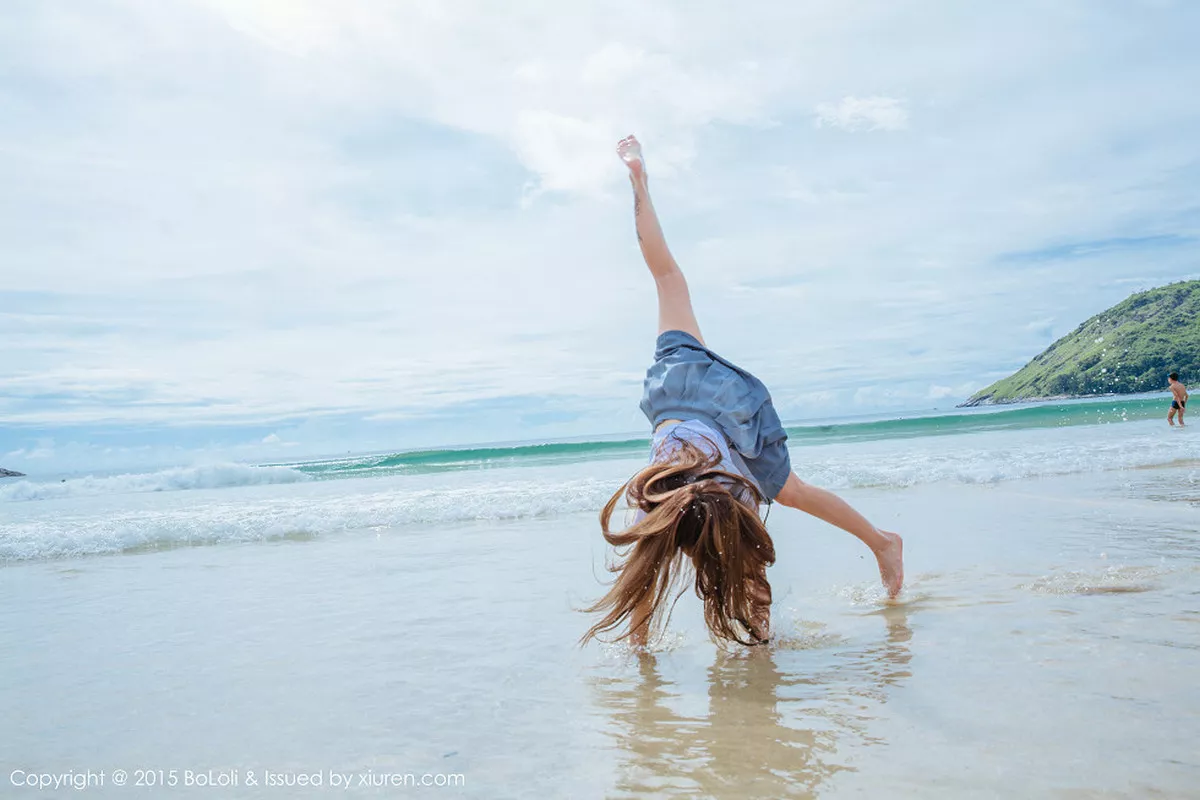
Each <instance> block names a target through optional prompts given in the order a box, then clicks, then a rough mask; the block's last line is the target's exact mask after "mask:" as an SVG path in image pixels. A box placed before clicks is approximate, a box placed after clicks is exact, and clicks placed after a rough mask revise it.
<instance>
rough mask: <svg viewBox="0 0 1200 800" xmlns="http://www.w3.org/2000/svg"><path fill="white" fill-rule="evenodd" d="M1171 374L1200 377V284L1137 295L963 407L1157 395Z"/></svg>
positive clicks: (1053, 345)
mask: <svg viewBox="0 0 1200 800" xmlns="http://www.w3.org/2000/svg"><path fill="white" fill-rule="evenodd" d="M1169 372H1178V373H1179V377H1180V379H1181V380H1182V381H1183V382H1184V383H1187V382H1188V381H1189V379H1190V380H1193V381H1194V380H1198V379H1200V281H1187V282H1184V283H1173V284H1171V285H1169V286H1162V287H1160V288H1158V289H1151V290H1150V291H1148V292H1140V293H1138V294H1135V295H1133V296H1132V297H1130V298H1128V299H1127V300H1124V301H1123V302H1120V303H1118V304H1117V305H1115V306H1113V307H1112V308H1110V309H1109V310H1108V311H1105V312H1103V313H1102V314H1097V315H1096V316H1094V317H1092V318H1091V319H1089V320H1088V321H1087V322H1085V323H1083V324H1082V325H1080V326H1079V327H1078V328H1076V329H1075V330H1074V331H1073V332H1072V333H1069V334H1067V335H1066V336H1064V337H1063V338H1061V339H1059V340H1058V341H1057V342H1055V343H1054V344H1052V345H1050V346H1049V347H1048V348H1046V350H1045V351H1044V352H1043V353H1042V354H1041V355H1039V356H1037V357H1036V358H1034V359H1033V360H1032V361H1030V362H1029V363H1028V364H1026V365H1025V366H1024V367H1023V368H1022V369H1021V370H1020V371H1018V372H1016V373H1014V374H1012V375H1010V376H1008V377H1007V378H1005V379H1004V380H1002V381H997V382H996V383H993V384H992V385H991V386H989V387H987V388H986V389H984V390H983V391H981V392H978V393H976V394H975V396H974V397H972V398H971V399H970V400H968V401H967V402H965V403H963V404H962V406H978V405H988V404H991V403H1016V402H1020V401H1023V400H1044V399H1049V398H1060V397H1086V396H1091V395H1101V394H1131V393H1133V392H1152V391H1154V390H1156V389H1165V388H1166V386H1167V373H1169Z"/></svg>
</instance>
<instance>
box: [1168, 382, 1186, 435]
mask: <svg viewBox="0 0 1200 800" xmlns="http://www.w3.org/2000/svg"><path fill="white" fill-rule="evenodd" d="M1167 384H1168V385H1170V387H1171V398H1172V399H1171V410H1170V411H1168V412H1167V422H1169V423H1171V426H1172V427H1174V425H1175V415H1176V414H1179V427H1181V428H1182V427H1183V413H1184V412H1185V411H1186V410H1187V401H1188V390H1187V387H1186V386H1184V385H1183V384H1182V383H1180V382H1179V373H1178V372H1172V373H1171V374H1170V375H1168V376H1167Z"/></svg>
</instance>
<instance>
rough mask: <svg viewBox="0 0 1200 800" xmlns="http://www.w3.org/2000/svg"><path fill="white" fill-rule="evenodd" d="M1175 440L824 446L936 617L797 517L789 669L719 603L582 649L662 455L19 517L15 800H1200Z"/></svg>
mask: <svg viewBox="0 0 1200 800" xmlns="http://www.w3.org/2000/svg"><path fill="white" fill-rule="evenodd" d="M1164 415H1165V405H1164V404H1163V402H1162V400H1161V398H1132V399H1130V398H1123V399H1110V400H1103V401H1092V402H1084V403H1062V404H1047V405H1042V406H1035V407H1026V408H1015V409H1004V410H993V409H988V410H972V411H970V412H962V413H954V414H926V415H919V416H913V417H909V418H906V419H882V420H857V421H855V420H845V421H831V422H830V423H828V424H805V425H798V426H792V427H790V428H789V433H790V444H791V451H792V459H793V465H794V467H795V469H796V471H797V472H798V473H799V474H800V475H801V477H803V478H804V479H806V480H809V481H811V482H813V483H817V484H819V485H823V486H826V487H828V488H832V489H834V490H837V491H839V493H841V494H843V495H844V496H845V497H847V498H848V499H849V500H850V501H851V502H853V503H854V504H855V505H856V506H858V507H860V508H861V509H862V510H863V511H864V512H865V513H867V515H868V516H869V517H871V518H872V519H873V520H875V521H876V522H877V524H879V525H881V526H884V527H888V528H890V529H893V530H897V531H899V532H900V533H902V534H903V535H904V536H905V541H906V555H907V559H906V561H907V571H908V582H907V588H906V590H905V593H904V595H903V596H902V598H901V600H900V601H899V602H897V603H888V602H886V601H885V600H884V598H883V596H882V592H881V590H880V589H879V587H878V586H877V575H876V573H875V569H874V565H873V563H872V559H871V557H870V554H869V553H866V552H865V550H864V549H863V548H862V547H861V545H860V544H859V543H858V542H857V541H856V540H854V539H853V538H852V537H850V536H848V535H846V534H843V533H841V532H840V531H837V530H836V529H832V528H830V527H828V526H825V525H824V524H822V523H820V522H818V521H815V520H812V519H809V518H807V517H805V516H804V515H801V514H798V513H796V512H793V511H790V510H788V509H782V508H781V509H776V510H773V511H772V513H771V516H770V519H769V527H770V529H771V532H772V536H773V538H774V539H775V542H776V547H777V552H778V561H777V564H776V566H775V567H773V568H772V570H771V572H770V579H771V581H772V586H773V588H774V595H775V598H776V601H775V606H774V614H775V620H776V629H777V634H778V638H777V641H776V642H775V643H774V644H773V645H772V646H771V647H770V648H767V649H762V650H756V651H754V652H747V651H741V650H734V651H730V652H726V651H722V650H720V649H718V648H716V647H715V646H714V645H713V644H712V643H711V642H710V641H709V640H708V638H707V636H706V635H705V632H704V629H703V623H702V618H701V613H700V609H699V607H698V602H697V601H695V600H694V598H691V597H688V596H685V597H684V598H683V599H682V600H681V601H680V603H679V604H678V606H677V609H676V612H675V614H674V617H673V619H672V624H671V627H670V630H669V632H668V634H667V635H666V637H665V638H664V639H662V640H660V641H658V642H656V643H655V644H654V646H653V647H652V648H651V652H649V653H643V654H637V653H633V652H631V651H630V650H629V649H628V648H627V647H624V646H621V645H605V644H598V645H591V646H589V647H587V648H579V647H577V640H578V638H579V636H580V635H581V634H582V633H583V631H584V630H585V629H586V627H587V618H586V617H585V616H584V615H583V614H581V613H580V612H579V611H578V610H577V609H578V608H579V607H581V606H582V605H584V604H586V603H587V602H589V601H591V600H593V599H595V597H596V596H597V595H598V594H599V593H600V592H601V590H602V581H603V580H605V569H604V568H605V563H606V558H607V557H608V556H609V553H608V552H607V550H606V548H605V547H604V544H603V541H602V540H601V539H600V537H599V533H598V526H597V523H596V513H597V512H598V510H599V508H600V507H601V506H602V505H603V503H604V502H605V501H606V500H607V499H608V497H609V496H610V495H611V494H612V492H613V491H615V490H616V488H617V487H618V486H619V485H620V484H621V482H622V481H624V480H625V479H626V478H627V477H629V475H630V474H632V472H634V471H635V470H636V469H637V468H638V467H639V466H640V465H641V464H643V463H644V459H645V456H646V453H647V447H648V443H647V440H646V439H639V438H630V439H628V440H620V441H614V440H605V441H595V442H586V441H581V442H571V443H558V444H528V445H512V446H504V447H479V448H471V449H463V448H460V449H453V450H443V451H426V452H419V453H391V454H375V455H365V456H356V457H345V458H338V459H325V460H316V461H308V462H300V463H290V464H269V465H237V464H215V465H200V466H186V467H179V468H176V469H170V470H154V471H146V472H144V473H140V474H138V473H134V474H123V475H94V476H74V477H69V478H66V479H65V480H64V479H62V478H57V477H56V478H52V479H46V480H40V481H39V480H36V479H17V480H7V481H4V482H0V642H3V643H4V644H5V646H4V647H3V649H2V650H0V675H3V676H4V678H5V680H4V681H2V682H0V720H3V722H2V723H0V725H2V726H3V728H4V735H3V736H0V768H2V769H0V796H14V797H16V796H29V797H33V796H46V797H57V796H72V795H75V794H86V795H87V796H94V797H126V796H142V797H159V796H196V797H202V796H208V797H227V796H228V797H293V796H305V797H308V796H311V797H325V796H334V795H338V796H395V795H398V794H404V795H413V796H429V797H436V796H463V797H486V798H502V797H580V798H591V797H717V798H734V797H817V796H821V797H849V796H863V795H867V794H870V795H873V796H882V797H947V798H949V797H954V798H960V797H1062V798H1081V797H1106V798H1107V797H1195V796H1200V793H1198V792H1197V790H1196V787H1197V786H1200V756H1198V755H1197V753H1198V752H1200V750H1198V749H1197V747H1196V745H1195V742H1197V741H1200V689H1198V688H1197V681H1196V675H1197V674H1200V671H1198V668H1200V590H1198V589H1197V586H1198V585H1200V584H1198V581H1200V436H1197V435H1195V434H1194V432H1193V431H1192V430H1191V429H1185V430H1172V429H1169V428H1168V427H1167V426H1166V423H1165V420H1164V419H1163V417H1164ZM121 770H123V771H124V772H125V773H126V783H125V784H123V785H117V784H115V783H114V778H115V774H116V772H118V771H121ZM172 770H174V771H175V772H174V773H173V777H172V772H171V771H172ZM14 771H15V772H14ZM99 773H103V776H102V777H103V780H102V782H100V783H97V782H96V781H97V779H98V778H99ZM30 775H33V776H47V777H46V778H45V780H51V781H53V780H56V779H57V780H59V788H58V789H55V788H54V786H53V785H50V786H49V787H48V788H45V789H39V788H36V787H31V786H29V785H28V781H29V780H31V779H30V778H29V777H28V776H30ZM80 775H84V776H85V778H84V779H83V780H86V781H90V784H89V785H88V786H87V787H85V788H84V789H74V788H62V787H64V786H68V785H70V782H71V781H77V780H81V779H80V778H79V777H78V776H80ZM89 775H90V776H91V777H86V776H89ZM14 776H16V777H14ZM189 776H190V778H189ZM335 776H336V777H335ZM342 776H347V777H346V780H348V781H349V783H350V787H349V788H345V787H344V786H343V785H342V781H343V777H342ZM138 778H140V780H141V783H142V785H141V786H138V785H134V784H135V782H136V780H137V779H138ZM251 779H253V780H254V783H253V784H251V783H250V781H251ZM268 779H270V780H272V781H275V782H277V783H283V784H288V785H268V782H267V781H268ZM302 779H307V780H308V781H309V782H310V783H312V782H315V781H316V780H317V779H319V781H320V783H319V784H318V785H310V786H297V785H294V784H296V783H297V782H300V781H301V780H302ZM36 780H43V779H42V778H40V777H39V778H37V779H36ZM36 780H35V782H36ZM188 780H190V781H191V782H190V784H189V783H188ZM335 780H336V781H337V782H338V783H337V784H336V785H335V784H334V781H335ZM21 781H25V783H21ZM389 781H391V782H392V784H389ZM43 782H44V781H43ZM205 782H207V783H208V784H215V785H202V784H204V783H205ZM396 782H399V783H400V784H402V785H400V786H396V785H393V784H395V783H396ZM406 782H407V785H403V784H405V783H406ZM422 782H424V783H425V784H427V785H421V784H422ZM383 784H386V785H383ZM440 784H446V785H440Z"/></svg>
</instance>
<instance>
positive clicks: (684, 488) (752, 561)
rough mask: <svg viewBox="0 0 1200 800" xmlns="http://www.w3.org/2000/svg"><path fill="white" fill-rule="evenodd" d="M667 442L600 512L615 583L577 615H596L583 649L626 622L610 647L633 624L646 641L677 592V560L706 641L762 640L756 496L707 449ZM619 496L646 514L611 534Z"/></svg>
mask: <svg viewBox="0 0 1200 800" xmlns="http://www.w3.org/2000/svg"><path fill="white" fill-rule="evenodd" d="M677 443H678V446H676V447H672V450H671V453H670V455H669V456H668V457H667V459H666V460H663V461H657V460H656V461H655V462H654V463H651V464H650V465H649V466H647V467H646V468H645V469H643V470H641V471H640V472H638V473H637V474H636V475H634V476H633V477H632V478H631V479H630V480H629V481H628V482H626V484H625V485H624V486H622V487H621V488H620V489H618V490H617V491H616V493H615V494H613V496H612V498H611V499H610V500H609V501H608V504H607V505H605V506H604V510H603V511H601V512H600V528H601V530H602V531H603V532H604V538H605V540H607V541H608V543H609V544H611V545H613V546H614V547H616V548H618V557H619V560H618V561H617V562H616V563H613V564H610V566H609V570H610V571H611V572H613V573H615V574H616V579H615V581H614V582H613V585H612V587H611V588H610V589H609V590H608V593H607V594H605V595H604V597H602V598H600V600H598V601H597V602H596V603H595V604H593V605H591V606H589V607H588V608H586V609H584V610H585V611H587V612H589V613H595V612H601V613H603V614H604V617H603V618H602V619H601V620H600V621H599V622H597V623H596V624H595V625H593V626H592V627H591V629H590V630H588V632H587V633H586V634H584V636H583V639H582V643H583V644H586V643H587V642H588V641H590V640H591V639H593V638H595V637H596V636H598V635H599V634H601V633H608V632H611V631H613V630H616V629H617V628H620V627H622V626H623V625H624V624H625V623H626V622H628V623H629V628H628V630H626V631H625V632H624V633H622V634H621V635H620V636H617V637H616V640H617V641H619V640H621V639H625V638H627V637H629V636H631V635H633V634H634V632H635V631H637V630H638V629H640V628H642V627H643V626H645V628H646V634H647V637H649V636H651V635H654V634H657V633H658V632H659V631H660V630H661V629H662V627H664V626H665V625H666V622H667V620H668V619H669V618H670V616H671V610H672V608H673V607H674V605H675V602H676V601H677V600H678V599H679V598H680V597H681V596H682V595H683V592H684V591H686V589H687V586H686V584H685V583H684V582H683V579H682V573H683V572H684V570H685V567H684V557H685V556H686V557H687V558H688V559H690V560H691V563H692V566H693V568H694V569H695V574H696V580H695V589H696V595H697V596H698V597H699V598H700V599H701V600H702V601H703V602H704V621H705V623H707V625H708V630H709V632H710V633H711V634H712V635H713V637H714V638H716V639H717V640H718V641H719V642H736V643H738V644H743V645H756V644H765V643H766V641H767V638H768V636H769V635H770V631H769V620H770V606H771V585H770V584H769V583H768V582H767V578H766V568H767V567H769V566H770V565H772V564H774V563H775V545H774V543H773V542H772V541H771V537H770V535H769V534H768V533H767V528H766V525H764V524H763V521H762V520H761V519H759V517H758V514H757V506H758V503H760V502H761V501H762V500H763V497H762V494H761V493H760V492H759V490H758V488H757V487H756V486H755V485H754V484H753V483H751V482H750V481H749V480H748V479H746V478H745V477H744V476H742V475H739V474H736V473H733V472H728V471H725V470H721V469H718V468H717V467H718V465H719V464H720V455H719V451H717V448H716V446H715V445H714V446H713V448H712V451H711V452H710V453H706V452H704V451H703V450H701V449H700V448H699V447H697V446H696V445H695V444H693V443H692V442H688V441H684V440H677ZM622 497H624V498H625V499H626V501H627V503H628V505H629V506H630V507H632V508H637V509H640V510H641V511H643V512H645V515H646V516H645V517H644V518H642V519H641V520H638V521H637V522H635V523H634V524H633V525H632V526H630V527H628V528H626V529H625V530H622V531H618V532H615V533H614V532H613V531H612V530H610V529H609V521H610V520H611V519H612V514H613V511H614V510H615V509H616V507H617V504H618V503H619V502H620V500H621V499H622ZM739 498H740V499H739ZM748 500H749V502H747V501H748ZM752 504H753V505H752ZM672 593H674V595H675V596H674V598H671V599H668V598H669V596H670V595H671V594H672ZM647 609H648V611H647Z"/></svg>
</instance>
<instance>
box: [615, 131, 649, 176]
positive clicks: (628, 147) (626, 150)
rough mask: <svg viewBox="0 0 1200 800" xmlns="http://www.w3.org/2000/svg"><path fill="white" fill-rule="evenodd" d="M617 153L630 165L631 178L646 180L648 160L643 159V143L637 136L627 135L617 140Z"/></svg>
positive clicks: (626, 164)
mask: <svg viewBox="0 0 1200 800" xmlns="http://www.w3.org/2000/svg"><path fill="white" fill-rule="evenodd" d="M617 155H619V156H620V157H621V160H622V161H624V162H625V166H627V167H629V179H630V180H631V181H634V182H635V183H636V182H637V181H644V180H646V162H645V161H644V160H643V159H642V144H641V142H639V141H638V140H637V137H636V136H626V137H625V138H624V139H622V140H621V141H619V142H617Z"/></svg>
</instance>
